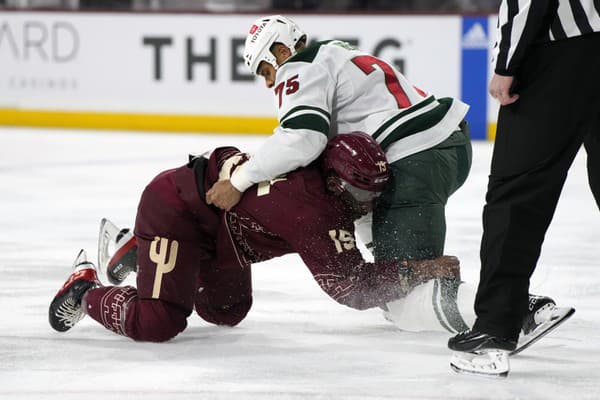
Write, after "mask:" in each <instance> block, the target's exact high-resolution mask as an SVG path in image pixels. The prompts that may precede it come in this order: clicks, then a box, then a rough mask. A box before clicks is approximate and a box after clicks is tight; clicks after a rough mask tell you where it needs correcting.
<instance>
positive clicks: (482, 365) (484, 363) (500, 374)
mask: <svg viewBox="0 0 600 400" xmlns="http://www.w3.org/2000/svg"><path fill="white" fill-rule="evenodd" d="M516 347H517V341H516V340H512V339H506V338H501V337H498V336H494V335H490V334H487V333H483V332H479V331H473V330H468V331H465V332H462V333H459V334H458V335H456V336H454V337H452V338H450V340H448V348H450V350H454V352H453V354H452V358H451V360H450V367H451V368H452V370H454V371H455V372H457V373H466V374H473V375H479V376H484V377H492V378H505V377H506V376H508V371H509V370H510V365H509V361H508V355H509V352H511V351H513V350H514V349H515V348H516Z"/></svg>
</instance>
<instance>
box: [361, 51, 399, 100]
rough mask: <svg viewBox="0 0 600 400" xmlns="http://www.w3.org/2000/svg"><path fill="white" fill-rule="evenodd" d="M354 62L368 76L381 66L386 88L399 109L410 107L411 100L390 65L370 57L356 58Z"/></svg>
mask: <svg viewBox="0 0 600 400" xmlns="http://www.w3.org/2000/svg"><path fill="white" fill-rule="evenodd" d="M352 62H353V63H354V64H355V65H356V66H357V67H358V68H359V69H360V70H361V71H362V72H364V73H365V74H366V75H369V74H370V73H371V72H373V71H375V67H374V65H377V66H379V68H381V70H382V71H383V74H384V76H385V86H386V87H387V88H388V90H389V91H390V93H391V94H392V96H394V98H395V99H396V103H398V107H399V108H407V107H410V100H409V99H408V96H407V95H406V93H405V92H404V90H403V89H402V86H400V82H398V78H396V74H395V73H394V70H393V69H392V67H390V65H389V64H388V63H386V62H385V61H382V60H380V59H379V58H376V57H373V56H368V55H364V56H357V57H354V58H353V59H352Z"/></svg>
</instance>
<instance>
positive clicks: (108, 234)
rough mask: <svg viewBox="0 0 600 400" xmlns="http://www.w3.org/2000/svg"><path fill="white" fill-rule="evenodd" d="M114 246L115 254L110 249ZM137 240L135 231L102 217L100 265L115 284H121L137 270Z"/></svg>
mask: <svg viewBox="0 0 600 400" xmlns="http://www.w3.org/2000/svg"><path fill="white" fill-rule="evenodd" d="M109 248H113V251H114V254H113V255H112V256H111V255H110V251H111V249H109ZM136 252H137V241H136V239H135V236H134V235H133V233H132V232H131V231H130V230H129V229H127V228H125V229H119V228H118V227H117V226H116V225H115V224H113V223H112V222H110V221H109V220H107V219H106V218H104V219H102V221H101V223H100V236H99V240H98V265H99V267H100V270H105V271H106V277H107V278H108V280H109V281H110V283H112V284H113V285H120V284H121V283H123V281H124V280H125V279H126V278H127V276H128V275H129V274H130V273H131V272H137V254H136Z"/></svg>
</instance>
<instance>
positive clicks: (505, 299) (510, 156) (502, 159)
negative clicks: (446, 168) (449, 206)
mask: <svg viewBox="0 0 600 400" xmlns="http://www.w3.org/2000/svg"><path fill="white" fill-rule="evenodd" d="M599 49H600V33H595V34H592V35H587V36H582V37H577V38H572V39H567V40H563V41H559V42H554V43H550V44H544V45H540V46H537V47H535V48H533V49H532V50H531V51H530V53H529V55H528V57H527V58H526V59H525V61H524V65H523V67H522V68H521V70H520V71H519V73H518V74H517V76H516V77H515V79H516V82H517V87H516V92H517V93H519V94H520V99H519V100H518V101H517V102H516V103H513V104H511V105H508V106H505V107H501V108H500V113H499V116H498V130H497V135H496V142H495V145H494V153H493V157H492V166H491V174H490V177H489V183H488V192H487V195H486V205H485V208H484V211H483V228H484V232H483V238H482V242H481V275H480V283H479V288H478V291H477V297H476V299H475V312H476V314H477V320H476V322H475V325H474V329H475V330H479V331H482V332H485V333H489V334H493V335H497V336H501V337H504V338H512V339H516V338H517V337H518V335H519V331H520V329H521V324H522V320H523V317H524V316H525V314H526V313H527V307H528V292H529V278H530V277H531V275H532V273H533V271H534V269H535V266H536V263H537V261H538V258H539V255H540V250H541V246H542V243H543V241H544V235H545V233H546V230H547V228H548V226H549V225H550V221H551V220H552V216H553V215H554V210H555V208H556V204H557V202H558V198H559V196H560V192H561V190H562V187H563V184H564V182H565V179H566V177H567V172H568V170H569V167H570V166H571V163H572V162H573V159H574V157H575V155H576V154H577V152H578V150H579V149H580V148H581V145H582V143H583V142H584V139H585V144H586V150H587V151H588V172H589V178H590V187H591V188H592V190H593V192H594V197H595V199H596V201H597V202H598V204H599V205H600V154H599V152H600V51H599ZM594 217H595V218H597V217H598V216H597V215H594Z"/></svg>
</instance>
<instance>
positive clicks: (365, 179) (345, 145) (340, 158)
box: [322, 132, 390, 201]
mask: <svg viewBox="0 0 600 400" xmlns="http://www.w3.org/2000/svg"><path fill="white" fill-rule="evenodd" d="M322 167H323V170H324V172H325V174H326V175H328V174H331V173H334V174H335V175H337V177H339V178H340V179H341V181H342V187H343V189H345V190H347V191H349V192H350V193H351V194H352V195H353V197H354V198H355V199H356V200H358V201H367V200H372V199H373V197H374V196H373V193H375V194H376V195H378V194H381V192H383V189H384V187H385V185H386V183H387V181H388V179H389V178H390V170H389V165H388V163H387V160H386V158H385V154H384V152H383V150H382V149H381V147H379V144H378V143H377V142H376V141H375V139H373V138H372V137H371V136H370V135H367V134H366V133H364V132H352V133H344V134H339V135H337V136H335V137H334V138H333V139H331V140H330V141H329V143H328V144H327V148H326V149H325V152H324V155H323V160H322ZM356 189H358V190H356ZM369 194H370V196H369ZM369 197H370V198H369Z"/></svg>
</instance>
